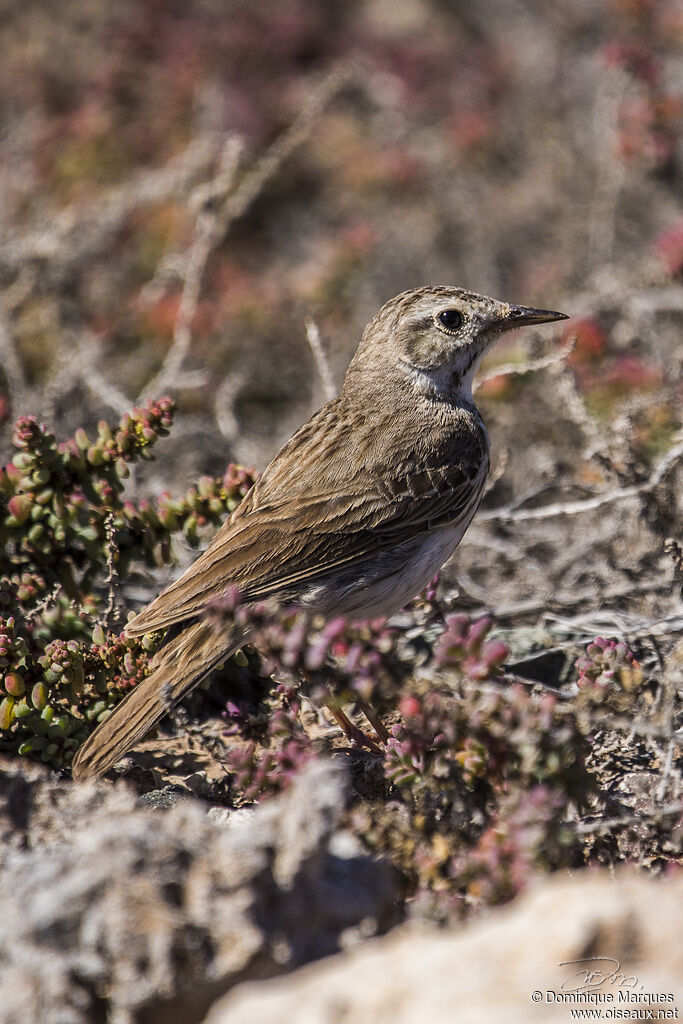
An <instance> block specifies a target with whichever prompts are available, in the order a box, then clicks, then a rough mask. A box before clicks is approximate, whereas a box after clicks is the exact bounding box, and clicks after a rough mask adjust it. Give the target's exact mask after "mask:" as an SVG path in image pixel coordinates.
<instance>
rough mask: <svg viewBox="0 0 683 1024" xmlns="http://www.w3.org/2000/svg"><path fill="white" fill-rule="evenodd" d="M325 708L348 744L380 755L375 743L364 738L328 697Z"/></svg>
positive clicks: (360, 731)
mask: <svg viewBox="0 0 683 1024" xmlns="http://www.w3.org/2000/svg"><path fill="white" fill-rule="evenodd" d="M325 706H326V707H327V709H328V711H329V712H330V714H331V715H332V717H333V718H334V720H335V722H336V723H337V725H338V726H339V728H340V729H341V731H342V732H343V733H344V735H345V736H346V738H347V740H348V741H349V742H350V743H358V744H359V745H360V746H361V747H367V748H368V750H371V751H372V752H373V754H381V753H382V750H381V748H380V747H378V746H377V744H376V743H375V741H374V740H372V739H370V737H369V736H366V735H365V733H364V732H363V730H362V729H359V728H358V726H357V725H354V724H353V722H352V721H351V719H350V718H349V717H348V716H347V715H345V714H344V712H343V711H342V709H341V708H338V707H337V706H336V704H335V703H334V698H332V697H330V699H329V700H327V701H325Z"/></svg>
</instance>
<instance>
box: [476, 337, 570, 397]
mask: <svg viewBox="0 0 683 1024" xmlns="http://www.w3.org/2000/svg"><path fill="white" fill-rule="evenodd" d="M575 345H576V338H570V339H569V341H568V342H567V343H566V345H563V346H562V348H561V349H560V350H559V351H558V352H551V353H550V354H549V355H547V356H541V358H540V359H530V360H529V361H528V362H526V363H504V364H503V365H502V366H495V367H494V368H493V369H492V370H490V371H489V372H488V373H485V374H483V375H482V376H481V377H479V378H478V380H476V381H475V382H474V386H473V388H472V390H473V391H478V390H479V388H480V387H481V386H482V384H485V383H486V381H488V380H495V379H496V378H497V377H508V376H513V375H515V374H525V373H535V372H536V371H537V370H545V369H546V368H547V367H548V366H554V365H555V364H556V363H562V362H564V360H565V359H566V358H567V356H569V355H571V353H572V352H573V351H574V347H575Z"/></svg>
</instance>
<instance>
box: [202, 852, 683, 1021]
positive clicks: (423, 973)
mask: <svg viewBox="0 0 683 1024" xmlns="http://www.w3.org/2000/svg"><path fill="white" fill-rule="evenodd" d="M682 898H683V878H681V877H680V876H677V875H672V876H671V877H670V878H669V879H667V880H658V879H653V878H652V877H648V876H647V875H645V874H642V873H638V872H637V871H635V870H634V869H623V870H621V871H618V872H614V873H613V872H608V871H606V870H603V871H600V870H596V871H590V872H588V871H582V872H578V873H577V874H576V875H575V876H573V877H572V876H567V875H564V874H558V875H555V876H554V877H552V878H547V879H544V880H543V881H541V882H539V883H538V884H537V885H535V886H534V887H532V888H531V889H530V891H529V892H528V893H527V894H526V895H524V896H522V897H521V898H520V899H518V900H515V901H514V903H512V904H511V905H510V906H509V907H506V908H505V909H502V910H499V911H496V912H493V913H491V914H490V915H489V916H488V917H486V918H484V919H480V920H479V921H477V922H475V923H474V924H472V925H469V926H467V927H465V928H462V927H461V928H450V929H444V930H438V929H436V928H433V927H432V928H427V927H426V926H424V925H419V924H417V923H415V922H411V923H410V924H407V925H404V926H402V927H401V928H397V929H395V930H394V931H393V932H392V933H391V934H390V935H387V936H384V937H382V938H375V939H371V940H370V941H369V942H366V943H363V944H361V945H357V946H356V948H354V949H352V950H351V951H350V952H348V953H346V952H345V953H341V954H338V955H337V956H333V957H328V958H327V959H326V960H323V961H321V962H320V963H315V964H310V965H308V966H306V967H302V968H301V969H300V970H298V971H294V972H292V973H291V974H289V975H287V977H282V978H275V979H271V980H269V981H264V982H255V983H247V984H244V985H239V986H238V987H237V988H236V989H235V990H234V991H232V992H231V993H230V994H229V995H227V996H226V997H224V998H223V999H220V1000H219V1001H218V1002H217V1003H216V1004H215V1005H214V1006H213V1007H212V1009H211V1011H210V1013H209V1015H208V1016H207V1018H206V1020H205V1022H204V1024H253V1022H256V1021H259V1022H260V1021H264V1022H268V1024H270V1022H275V1021H278V1022H279V1021H286V1022H287V1024H423V1022H424V1021H429V1022H430V1024H454V1022H457V1024H499V1022H500V1021H505V1022H506V1024H554V1022H557V1024H567V1022H568V1021H570V1020H571V1019H572V1010H576V1009H578V1010H579V1012H581V1011H585V1010H586V1008H587V1010H588V1013H589V1014H590V1013H591V1012H594V1011H595V1010H596V1008H597V1011H598V1013H599V1012H600V1011H602V1013H603V1018H602V1019H603V1020H607V1019H608V1017H607V1015H606V1010H610V1011H613V1010H614V1009H615V1008H618V1009H619V1011H620V1013H621V1015H622V1018H624V1017H625V1016H627V1015H628V1014H629V1013H630V1014H631V1015H632V1016H633V1017H635V1016H636V1015H638V1017H639V1019H644V1018H645V1017H646V1015H647V1011H648V1009H649V1011H650V1012H651V1013H652V1017H653V1019H655V1020H657V1019H659V1020H673V1019H679V1016H680V1010H681V1008H682V1006H683V936H682V935H681V928H680V907H681V899H682ZM584 958H587V959H584ZM603 976H604V977H603ZM588 979H590V980H588ZM582 987H583V988H585V990H586V993H587V996H586V995H585V994H584V996H583V998H591V997H592V998H594V999H596V1002H585V1003H579V1005H578V1007H577V1006H576V1005H574V1003H572V1002H568V1001H567V1000H571V999H577V1000H578V999H579V998H581V997H580V996H578V995H577V992H576V990H577V989H579V988H582ZM596 993H598V994H599V995H596ZM642 994H644V997H643V998H642V1001H639V999H640V998H641V995H642ZM629 996H631V997H632V999H633V1000H634V1001H633V1002H631V1001H625V999H628V998H629ZM598 998H602V999H603V1000H609V1001H607V1002H602V1003H599V1002H597V999H598ZM658 1013H659V1014H660V1015H659V1016H658Z"/></svg>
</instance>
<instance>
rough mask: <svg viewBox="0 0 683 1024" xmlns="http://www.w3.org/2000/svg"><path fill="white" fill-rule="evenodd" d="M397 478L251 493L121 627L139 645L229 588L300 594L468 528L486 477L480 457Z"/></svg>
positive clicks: (246, 593) (251, 594)
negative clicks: (416, 542) (355, 567)
mask: <svg viewBox="0 0 683 1024" xmlns="http://www.w3.org/2000/svg"><path fill="white" fill-rule="evenodd" d="M468 454H469V455H470V457H469V458H464V459H462V460H460V461H455V462H449V463H448V464H444V465H441V466H439V465H436V466H430V467H429V468H425V469H420V470H416V471H412V472H404V473H402V475H400V476H397V477H395V478H393V479H389V478H388V477H383V476H382V475H379V474H377V473H373V474H372V478H371V479H369V480H368V478H367V476H366V475H364V474H360V475H359V476H358V477H357V478H356V477H354V475H353V474H345V475H344V476H345V479H344V480H343V481H341V482H340V483H339V485H337V486H335V487H328V488H326V489H325V491H324V492H323V493H317V494H316V493H308V492H306V491H303V492H302V491H301V490H299V491H294V493H281V491H280V488H279V487H275V488H273V487H272V486H271V487H270V488H266V493H265V494H263V496H262V497H261V498H259V495H258V485H257V487H256V489H255V491H254V492H252V493H251V494H250V495H248V496H247V498H246V499H245V500H244V502H243V504H242V505H241V506H240V507H239V508H238V509H236V511H235V513H233V516H232V517H231V519H229V520H228V522H226V523H225V525H224V526H223V527H221V529H220V530H219V531H218V533H217V534H216V536H215V537H214V538H213V540H212V542H211V544H210V545H209V547H208V548H207V550H206V551H205V552H204V553H203V554H202V555H200V556H199V558H198V559H197V560H196V561H195V562H194V564H193V565H192V566H190V568H189V569H188V571H187V572H186V573H185V575H184V576H182V577H181V578H180V579H179V580H177V581H176V582H175V583H173V584H171V586H170V587H168V588H167V589H166V590H165V591H164V592H163V593H162V594H160V595H159V597H157V598H156V600H154V601H153V602H152V603H151V604H150V605H149V606H148V607H147V608H145V609H144V610H143V611H142V612H141V613H140V614H139V615H138V616H136V618H135V619H133V620H132V621H131V622H130V623H129V624H128V626H127V629H126V631H127V632H128V633H129V635H133V636H139V635H141V634H143V633H149V632H152V631H154V630H157V629H165V628H166V627H168V626H171V625H173V624H175V623H178V622H183V621H186V620H188V619H191V618H193V617H195V616H196V615H197V614H198V613H199V612H201V610H202V608H203V607H204V606H205V605H206V604H207V602H208V601H210V600H211V599H213V598H215V597H217V596H219V595H220V594H221V593H223V592H224V591H225V589H226V588H228V587H230V586H237V587H239V588H240V590H241V592H242V595H243V597H244V598H245V599H247V600H253V599H257V598H258V599H266V598H269V597H271V596H274V595H277V594H278V592H280V591H287V590H289V589H290V588H294V589H297V588H299V587H302V588H303V587H304V586H305V585H306V584H307V583H309V582H313V581H315V580H316V579H319V578H320V577H322V576H325V575H326V574H327V573H329V572H331V571H334V570H335V569H339V568H341V567H342V566H348V565H351V564H353V563H358V562H361V561H363V560H364V559H366V558H367V557H368V556H370V555H373V554H376V553H377V552H379V551H382V550H387V549H388V548H392V547H395V546H396V545H397V544H401V543H402V542H404V541H408V540H411V539H413V538H415V537H417V536H420V535H423V534H426V533H429V532H430V531H431V530H435V529H438V528H440V527H444V526H446V525H448V524H450V523H453V522H456V521H464V522H465V524H467V523H468V522H469V520H470V519H471V517H472V515H473V514H474V511H475V510H476V508H477V505H478V503H479V499H480V497H481V493H482V490H483V487H484V483H485V480H486V475H487V472H488V460H487V459H484V460H482V459H481V457H479V458H476V459H475V458H473V455H474V452H472V453H471V454H470V453H468Z"/></svg>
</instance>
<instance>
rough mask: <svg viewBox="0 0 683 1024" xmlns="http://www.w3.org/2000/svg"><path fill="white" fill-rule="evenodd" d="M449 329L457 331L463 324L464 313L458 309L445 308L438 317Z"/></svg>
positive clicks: (442, 324) (443, 325)
mask: <svg viewBox="0 0 683 1024" xmlns="http://www.w3.org/2000/svg"><path fill="white" fill-rule="evenodd" d="M436 319H437V320H438V321H439V323H440V324H441V326H442V327H445V328H446V330H447V331H457V329H458V327H460V325H461V324H462V314H461V313H459V312H458V311H457V309H444V310H442V311H441V312H440V313H439V314H438V316H437V318H436Z"/></svg>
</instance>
